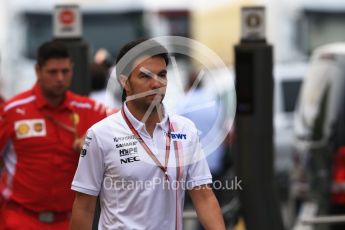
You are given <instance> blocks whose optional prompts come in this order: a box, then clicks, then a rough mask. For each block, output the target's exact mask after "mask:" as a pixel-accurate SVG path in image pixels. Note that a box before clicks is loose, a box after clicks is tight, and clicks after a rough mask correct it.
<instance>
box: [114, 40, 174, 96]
mask: <svg viewBox="0 0 345 230" xmlns="http://www.w3.org/2000/svg"><path fill="white" fill-rule="evenodd" d="M144 42H145V44H144V45H145V46H143V47H141V48H140V49H139V50H138V51H137V52H133V57H129V59H127V58H126V63H121V66H118V64H119V62H120V61H121V59H122V58H123V57H124V56H125V55H126V54H127V53H128V52H130V51H131V50H132V49H133V48H134V47H136V46H138V45H140V44H141V43H144ZM143 56H149V57H161V58H163V59H164V61H165V64H166V65H169V54H168V50H167V49H166V48H165V47H164V46H163V45H162V44H160V43H159V42H157V41H155V40H153V39H147V38H141V39H138V40H134V41H131V42H129V43H127V44H126V45H124V46H123V47H122V48H121V49H120V51H119V53H118V55H117V57H116V76H117V77H119V76H120V75H125V76H127V77H130V75H131V73H132V70H133V68H134V67H135V66H133V64H134V62H135V61H136V60H137V59H138V58H139V57H143ZM125 99H126V92H125V90H124V89H123V93H122V101H125Z"/></svg>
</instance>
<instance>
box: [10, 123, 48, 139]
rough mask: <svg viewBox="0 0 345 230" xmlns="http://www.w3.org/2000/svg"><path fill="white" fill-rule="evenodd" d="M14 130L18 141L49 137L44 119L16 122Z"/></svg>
mask: <svg viewBox="0 0 345 230" xmlns="http://www.w3.org/2000/svg"><path fill="white" fill-rule="evenodd" d="M14 130H15V132H16V136H17V138H18V139H23V138H30V137H44V136H46V135H47V131H46V124H45V120H44V119H27V120H19V121H16V122H15V123H14Z"/></svg>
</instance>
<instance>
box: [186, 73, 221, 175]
mask: <svg viewBox="0 0 345 230" xmlns="http://www.w3.org/2000/svg"><path fill="white" fill-rule="evenodd" d="M186 93H187V95H186V100H185V103H183V104H182V106H181V107H180V109H179V113H180V114H181V115H183V116H184V117H187V118H189V119H191V120H192V121H193V122H194V123H195V125H196V127H197V129H198V131H199V137H200V140H201V144H202V146H206V144H208V143H205V139H204V137H205V135H208V133H209V132H210V130H211V129H212V127H213V126H214V125H219V126H220V125H222V124H215V123H216V120H217V117H218V116H221V115H220V113H222V111H223V110H222V108H221V104H220V103H219V101H218V100H216V98H215V96H214V95H212V94H211V93H210V92H208V91H207V90H206V89H205V88H204V87H203V85H202V81H201V77H198V75H197V73H196V72H193V73H192V74H191V75H190V77H189V79H188V82H187V87H186ZM219 128H221V127H219ZM206 154H208V156H207V162H208V165H209V167H210V170H211V174H212V176H213V178H214V180H218V179H220V176H221V174H222V172H223V169H224V168H223V159H224V154H225V145H224V144H222V145H220V146H218V147H217V149H216V150H214V151H213V152H212V153H206Z"/></svg>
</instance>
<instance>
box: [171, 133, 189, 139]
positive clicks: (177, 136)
mask: <svg viewBox="0 0 345 230" xmlns="http://www.w3.org/2000/svg"><path fill="white" fill-rule="evenodd" d="M171 139H172V140H187V134H183V133H171Z"/></svg>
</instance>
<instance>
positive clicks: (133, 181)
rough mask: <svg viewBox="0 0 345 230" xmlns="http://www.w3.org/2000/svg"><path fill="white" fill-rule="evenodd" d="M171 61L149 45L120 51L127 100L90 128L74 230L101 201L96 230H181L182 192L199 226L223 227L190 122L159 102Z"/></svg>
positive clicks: (84, 225)
mask: <svg viewBox="0 0 345 230" xmlns="http://www.w3.org/2000/svg"><path fill="white" fill-rule="evenodd" d="M168 63H169V58H168V52H167V50H166V49H165V48H164V47H163V46H162V45H161V44H159V43H158V42H156V41H154V40H152V39H151V40H145V39H142V40H137V41H133V42H130V43H128V44H127V45H125V46H124V47H123V48H122V49H121V50H120V52H119V55H118V57H117V61H116V74H117V76H118V79H119V81H120V83H121V85H122V86H123V88H124V98H125V99H126V100H125V103H124V104H123V107H122V109H121V112H118V113H115V114H113V115H111V116H109V117H108V118H106V119H104V120H102V121H101V122H98V123H97V124H95V125H94V126H92V127H91V128H90V129H89V130H88V133H87V137H86V139H85V145H84V147H83V150H82V152H81V156H80V160H79V165H78V169H77V171H76V174H75V177H74V180H73V182H72V189H73V190H75V191H76V198H75V202H74V206H73V212H72V220H71V229H75V230H79V229H91V226H92V220H93V216H94V210H95V205H96V200H97V196H98V195H99V196H100V205H101V216H100V221H99V229H164V230H169V229H171V230H176V229H182V212H183V202H184V195H185V190H186V189H187V190H188V192H189V194H190V196H191V198H192V201H193V204H194V207H195V209H196V212H197V214H198V218H199V220H200V222H201V223H202V225H203V226H204V228H205V229H225V226H224V222H223V218H222V214H221V211H220V208H219V204H218V202H217V200H216V198H215V196H214V194H213V192H212V189H211V188H210V186H208V184H211V183H212V177H211V174H210V171H209V168H208V165H207V162H206V160H205V158H204V157H203V152H202V149H201V146H200V143H199V139H198V135H197V130H196V128H195V126H194V124H193V123H192V122H191V121H190V120H188V119H187V118H183V117H181V116H177V115H171V114H167V112H166V110H165V109H164V106H163V104H162V100H163V98H164V95H165V91H166V86H167V65H168Z"/></svg>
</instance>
